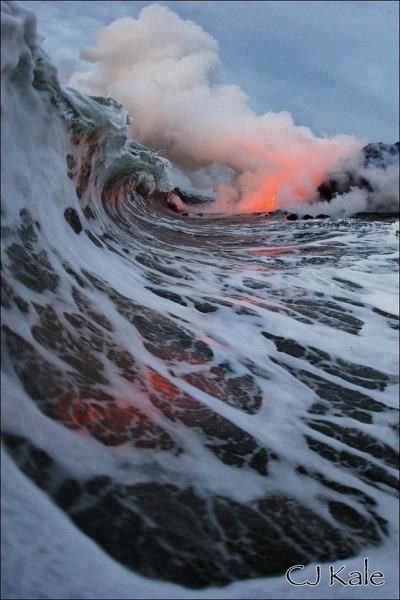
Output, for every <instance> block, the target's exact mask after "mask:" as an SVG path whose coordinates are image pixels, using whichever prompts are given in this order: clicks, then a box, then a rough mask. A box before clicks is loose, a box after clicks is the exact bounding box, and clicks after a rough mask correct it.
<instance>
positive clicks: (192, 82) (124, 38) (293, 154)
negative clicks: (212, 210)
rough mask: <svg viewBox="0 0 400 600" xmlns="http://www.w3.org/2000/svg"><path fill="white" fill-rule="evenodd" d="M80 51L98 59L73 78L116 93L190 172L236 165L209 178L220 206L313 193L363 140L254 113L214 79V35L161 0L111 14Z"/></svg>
mask: <svg viewBox="0 0 400 600" xmlns="http://www.w3.org/2000/svg"><path fill="white" fill-rule="evenodd" d="M81 55H82V58H84V59H85V60H86V61H88V62H91V63H94V64H95V67H94V69H93V70H92V71H87V72H84V73H74V74H73V75H72V77H71V80H70V82H69V83H70V85H71V86H73V87H78V88H79V89H80V90H82V91H84V92H86V93H89V94H96V95H108V94H111V95H112V96H114V97H115V98H117V99H118V100H119V101H120V102H122V104H123V105H124V106H125V107H126V108H127V109H128V111H129V112H130V113H131V115H132V116H133V118H134V121H133V124H132V125H131V127H132V135H133V136H134V137H135V138H136V139H138V140H139V141H141V142H142V143H145V144H147V145H150V146H151V147H153V148H155V149H156V150H159V151H162V152H163V153H164V154H165V155H166V156H167V157H168V158H170V159H171V160H172V161H174V162H175V163H177V164H178V165H179V166H180V167H181V168H182V169H184V170H185V172H186V173H189V174H190V173H192V174H193V173H195V172H196V171H197V173H198V171H199V169H202V168H203V169H204V168H207V167H210V166H212V165H214V166H215V165H217V166H221V167H229V168H230V169H231V170H232V171H233V178H232V180H231V181H230V182H229V183H226V182H220V183H216V185H215V190H216V192H217V195H218V202H217V204H216V208H217V209H218V210H221V209H225V210H236V211H255V210H260V211H262V210H271V209H274V208H279V207H282V208H287V207H290V206H293V205H296V204H298V203H299V202H300V201H302V200H309V199H311V198H312V197H314V196H315V192H316V188H317V187H318V185H319V184H320V183H321V182H322V181H323V179H324V178H325V176H326V175H327V173H328V172H329V171H330V170H331V169H332V168H334V166H335V165H336V164H337V163H338V161H339V160H340V159H343V158H345V157H348V156H349V157H350V156H352V155H353V154H354V153H356V152H357V151H359V149H360V148H361V145H362V144H361V143H360V142H358V141H357V140H355V139H353V138H351V137H349V136H337V137H334V138H329V139H327V138H318V137H316V136H315V135H314V134H313V133H312V132H311V130H310V129H308V128H306V127H299V126H297V125H295V124H294V122H293V118H292V116H291V115H290V114H289V113H288V112H280V113H271V112H268V113H265V114H263V115H257V114H256V113H255V112H254V111H253V110H251V109H250V107H249V105H248V98H247V96H246V95H245V94H244V93H243V91H242V90H241V89H240V88H239V87H238V86H237V85H222V84H221V83H219V70H220V67H221V61H220V58H219V47H218V43H217V41H216V40H215V39H214V38H213V37H212V36H211V35H209V34H208V33H206V32H205V31H204V30H203V29H202V28H201V27H200V26H198V25H196V24H195V23H193V22H192V21H184V20H182V19H181V18H180V17H178V16H177V15H176V14H175V13H173V12H172V11H171V10H169V9H168V8H166V7H164V6H160V5H157V4H154V5H151V6H147V7H145V8H143V10H142V11H141V13H140V15H139V17H138V19H133V18H129V17H125V18H122V19H118V20H117V21H114V22H113V23H111V24H110V25H108V26H107V27H104V28H103V29H101V30H100V31H99V32H98V34H97V39H96V44H95V47H94V48H91V49H86V50H84V51H82V53H81ZM261 84H262V82H261Z"/></svg>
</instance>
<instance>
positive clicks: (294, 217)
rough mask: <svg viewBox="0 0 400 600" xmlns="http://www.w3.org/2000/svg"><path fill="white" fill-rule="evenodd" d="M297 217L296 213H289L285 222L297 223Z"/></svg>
mask: <svg viewBox="0 0 400 600" xmlns="http://www.w3.org/2000/svg"><path fill="white" fill-rule="evenodd" d="M298 218H299V217H298V216H297V215H296V213H290V215H288V216H287V217H286V220H287V221H297V219H298Z"/></svg>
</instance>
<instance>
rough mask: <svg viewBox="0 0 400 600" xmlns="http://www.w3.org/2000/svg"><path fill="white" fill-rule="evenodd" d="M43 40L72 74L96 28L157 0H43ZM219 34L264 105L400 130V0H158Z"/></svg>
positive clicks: (334, 127) (359, 127) (344, 124)
mask: <svg viewBox="0 0 400 600" xmlns="http://www.w3.org/2000/svg"><path fill="white" fill-rule="evenodd" d="M21 4H23V5H24V6H26V7H28V8H31V9H32V10H34V12H35V13H36V15H37V17H38V28H39V31H40V32H41V34H42V35H43V36H44V38H45V40H44V47H45V49H46V51H47V52H48V53H49V54H50V55H51V56H52V58H53V61H54V62H55V64H56V65H57V67H58V69H59V75H60V78H61V80H62V81H64V82H67V81H68V79H69V77H70V75H71V74H72V73H73V72H75V71H81V70H87V68H88V64H87V63H84V62H83V61H82V60H81V58H80V50H82V49H84V48H87V47H89V46H93V44H94V41H95V38H96V32H97V31H98V30H99V29H100V28H102V27H104V26H105V25H107V24H109V23H111V22H112V21H114V20H116V19H119V18H121V17H125V16H131V17H134V18H137V17H138V15H139V12H140V10H141V8H143V6H146V5H148V4H153V3H152V2H131V1H127V2H122V1H118V0H116V1H115V0H114V1H112V2H111V1H107V2H106V1H104V2H86V1H85V2H81V1H76V0H75V1H58V2H53V1H52V2H49V1H40V0H39V1H35V2H28V1H26V2H21ZM158 4H162V5H166V6H168V7H169V8H170V9H172V10H173V11H174V12H176V13H177V14H178V15H179V16H180V17H181V18H183V19H190V20H192V21H195V22H196V23H197V24H198V25H200V26H201V27H202V28H203V29H204V30H205V31H207V32H208V33H209V34H211V35H212V36H213V37H214V38H215V39H216V40H217V41H218V44H219V47H220V57H221V60H222V63H223V68H222V72H221V77H222V81H223V82H224V83H234V84H237V85H239V86H240V87H241V88H242V90H243V91H244V92H245V93H246V94H247V95H248V96H249V99H250V101H249V104H250V106H251V108H252V109H253V110H255V111H256V112H257V113H260V114H262V113H265V112H268V111H273V112H280V111H289V112H290V113H291V114H292V116H293V118H294V121H295V123H296V124H297V125H305V126H307V127H310V128H311V129H312V131H313V132H314V133H315V134H316V135H319V136H321V135H328V136H331V135H335V134H348V135H354V136H356V137H358V138H360V139H362V140H366V141H383V142H387V143H393V142H395V141H397V140H398V138H399V91H398V90H399V4H398V3H397V2H392V1H382V0H379V1H374V2H367V1H355V2H350V1H339V2H335V1H322V2H320V1H312V2H311V1H288V0H286V1H284V2H273V1H270V2H255V1H254V2H252V1H249V0H247V1H245V2H230V1H218V2H206V1H204V0H202V1H200V2H182V1H180V2H162V1H160V2H158Z"/></svg>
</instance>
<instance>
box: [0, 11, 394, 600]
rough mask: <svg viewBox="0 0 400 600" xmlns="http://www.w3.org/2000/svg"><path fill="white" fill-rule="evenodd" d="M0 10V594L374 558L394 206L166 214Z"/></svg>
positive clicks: (108, 587) (94, 100)
mask: <svg viewBox="0 0 400 600" xmlns="http://www.w3.org/2000/svg"><path fill="white" fill-rule="evenodd" d="M3 4H4V5H3ZM3 4H2V28H3V29H2V36H3V43H4V46H5V48H6V49H7V52H3V55H2V59H3V61H4V62H3V64H2V84H3V86H2V88H3V90H2V91H3V96H2V149H3V157H4V160H3V185H2V210H3V214H2V216H3V219H2V234H3V235H2V308H3V311H2V323H3V340H4V342H3V346H4V347H3V367H2V368H3V379H2V385H3V386H4V390H3V414H4V417H3V436H2V439H3V444H4V448H5V451H4V453H3V454H4V456H3V457H2V460H4V473H5V475H6V481H5V484H6V486H7V494H6V496H5V503H4V511H5V515H6V517H7V518H8V519H9V522H10V525H9V526H8V527H7V532H6V535H5V537H4V540H5V543H4V547H5V551H6V552H7V565H6V569H5V591H6V594H7V597H10V598H14V597H15V598H17V597H32V594H35V597H53V596H54V597H55V596H56V595H59V594H60V589H61V587H62V589H63V591H64V592H65V594H66V597H72V596H74V595H75V596H76V597H90V596H91V595H95V596H96V597H104V598H106V597H112V596H113V595H116V594H118V595H119V596H120V597H135V596H136V597H137V596H138V595H143V596H147V597H161V596H162V595H163V594H167V595H171V597H199V596H204V597H209V596H210V594H212V595H213V597H216V595H218V596H219V597H243V595H246V594H252V593H254V594H255V595H256V597H264V598H266V597H276V594H277V593H279V594H281V597H287V596H288V597H290V594H292V597H293V592H292V591H291V590H290V589H289V588H288V585H287V583H285V580H284V578H282V574H283V573H284V572H285V570H286V569H287V568H288V567H289V566H292V565H293V564H308V565H310V566H309V571H307V572H310V573H312V566H313V564H315V562H329V561H331V562H332V561H334V562H336V563H337V562H338V561H344V560H346V563H348V564H352V565H354V568H357V566H358V563H359V557H358V555H360V556H364V555H365V553H368V555H369V556H371V557H372V558H373V559H374V561H376V563H377V564H376V566H375V567H374V568H377V569H380V570H382V567H383V566H385V565H383V564H381V563H380V561H386V560H388V556H389V555H390V552H391V551H392V550H393V548H394V545H395V541H396V535H397V530H398V527H397V521H396V515H397V507H398V503H397V498H396V489H397V479H396V474H397V473H396V464H397V463H396V461H397V437H396V433H397V431H398V427H397V407H396V397H397V396H396V392H397V389H398V378H397V377H396V365H395V361H394V360H393V356H394V352H395V350H394V348H395V344H396V341H397V340H398V334H397V331H398V322H397V320H396V302H395V299H396V293H397V281H396V278H395V275H394V267H395V265H396V248H397V236H396V231H397V232H398V224H397V225H396V220H395V219H392V220H391V222H381V223H371V222H370V221H368V220H365V221H364V220H361V221H359V222H355V221H351V220H347V219H344V220H340V221H335V222H326V221H324V222H319V223H315V222H296V223H287V222H286V221H285V220H284V218H283V216H282V215H279V214H277V215H275V218H265V217H264V216H263V215H252V216H246V217H244V216H240V215H235V216H229V217H225V218H224V219H223V220H221V219H215V218H214V217H211V216H208V217H207V216H206V217H205V218H200V219H196V218H193V219H187V220H185V219H183V218H181V217H180V216H178V215H175V214H174V213H173V212H171V211H170V210H169V209H168V208H167V205H168V204H174V203H177V202H178V201H179V194H178V193H177V191H176V189H175V183H174V182H173V181H171V170H170V167H169V164H168V162H167V161H166V160H165V159H164V158H163V157H160V156H159V155H158V154H157V153H155V152H153V151H151V150H149V149H147V148H146V147H144V146H143V145H141V144H138V143H136V142H135V141H133V140H128V139H127V125H128V121H129V117H128V115H127V113H126V111H125V110H124V109H123V107H122V106H121V105H120V104H119V103H118V102H116V101H115V100H113V99H112V98H102V97H87V96H84V95H83V94H80V93H79V92H77V91H75V90H72V89H69V88H62V87H60V85H59V83H58V81H57V76H56V72H55V69H54V67H52V65H51V62H50V60H49V59H48V57H47V56H46V54H45V53H44V52H43V51H42V50H41V48H40V45H39V39H38V37H37V33H36V23H35V18H34V16H33V14H32V13H31V12H29V11H26V10H25V9H23V8H22V7H21V6H19V5H18V4H15V3H9V2H8V3H7V2H6V3H3ZM177 197H178V199H177ZM196 211H197V209H196ZM376 347H379V348H380V349H381V350H380V352H379V353H376V350H375V349H376ZM371 364H373V365H374V366H373V367H371ZM90 538H91V539H90ZM92 542H94V543H92ZM28 549H29V555H28V554H26V552H27V550H28ZM31 552H32V553H33V554H34V555H35V556H37V557H41V558H40V559H38V560H37V561H36V562H35V564H34V565H33V564H32V562H31V561H32V559H31ZM80 553H82V555H83V556H84V557H85V560H86V561H87V562H86V564H87V565H88V570H87V572H84V571H83V570H82V567H81V566H79V565H78V564H77V563H76V557H77V556H79V554H80ZM394 554H395V553H394V552H393V554H392V556H394ZM354 556H355V558H350V557H354ZM110 557H111V558H110ZM118 563H119V564H118ZM393 563H394V559H393V558H392V559H391V562H390V572H389V571H388V572H387V575H386V576H387V583H386V585H385V586H383V591H382V592H381V591H380V590H379V589H378V593H381V597H393V598H394V597H396V589H397V588H396V577H395V572H396V566H395V564H393ZM21 565H23V567H24V576H23V577H20V575H19V573H20V568H21ZM98 565H100V567H101V568H100V569H99V568H98ZM121 565H124V566H125V567H128V568H129V569H131V570H133V572H132V571H130V572H128V571H126V570H125V569H123V568H122V567H121ZM135 572H136V573H139V574H140V575H137V574H136V573H135ZM142 576H146V577H147V578H150V579H145V578H144V577H142ZM267 576H268V577H267ZM276 576H280V577H279V578H278V577H276ZM259 578H263V579H259ZM151 579H154V580H163V581H151ZM249 579H254V581H246V580H249ZM242 580H243V581H242ZM232 582H236V583H232ZM177 584H179V585H177ZM227 584H230V585H229V586H228V587H225V588H221V589H220V590H217V589H215V587H214V588H213V589H212V590H211V591H208V590H202V591H200V592H199V591H196V592H193V591H190V589H189V588H197V590H200V589H202V588H205V587H208V586H225V585H227ZM60 586H61V587H60ZM132 586H134V588H135V589H134V591H132ZM181 586H184V587H181ZM373 591H374V593H375V590H373ZM363 592H365V595H367V593H369V594H372V592H370V591H369V590H363ZM313 593H314V590H313ZM328 593H329V590H325V589H323V590H322V589H321V588H320V589H318V590H315V594H316V597H317V596H318V597H324V594H326V597H328V596H327V595H328ZM195 594H196V595H195ZM309 597H311V595H310V596H309ZM374 597H378V595H377V593H375V595H374Z"/></svg>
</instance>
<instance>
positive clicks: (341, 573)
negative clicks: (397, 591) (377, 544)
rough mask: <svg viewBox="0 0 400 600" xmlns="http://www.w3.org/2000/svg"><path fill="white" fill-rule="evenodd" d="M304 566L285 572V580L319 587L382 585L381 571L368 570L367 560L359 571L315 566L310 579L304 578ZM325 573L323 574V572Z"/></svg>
mask: <svg viewBox="0 0 400 600" xmlns="http://www.w3.org/2000/svg"><path fill="white" fill-rule="evenodd" d="M303 569H304V565H294V566H293V567H290V569H288V570H287V571H286V579H287V581H288V582H289V583H290V585H319V584H320V583H328V584H329V586H331V587H332V586H334V585H352V586H353V585H354V586H355V585H360V586H367V585H383V584H384V583H385V577H384V574H383V573H382V571H372V572H371V570H370V566H369V562H368V558H364V561H363V565H362V568H361V569H360V570H359V571H350V572H347V571H346V565H340V566H338V567H336V566H335V565H328V566H326V567H325V566H324V567H323V568H322V567H321V566H320V565H316V567H315V569H314V573H313V575H312V576H311V577H308V578H307V577H304V575H302V570H303ZM324 571H325V572H324Z"/></svg>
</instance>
